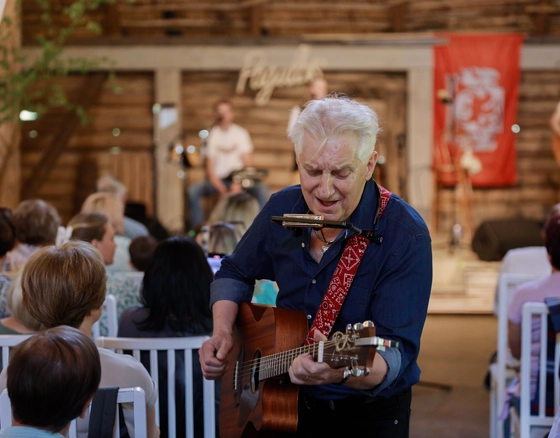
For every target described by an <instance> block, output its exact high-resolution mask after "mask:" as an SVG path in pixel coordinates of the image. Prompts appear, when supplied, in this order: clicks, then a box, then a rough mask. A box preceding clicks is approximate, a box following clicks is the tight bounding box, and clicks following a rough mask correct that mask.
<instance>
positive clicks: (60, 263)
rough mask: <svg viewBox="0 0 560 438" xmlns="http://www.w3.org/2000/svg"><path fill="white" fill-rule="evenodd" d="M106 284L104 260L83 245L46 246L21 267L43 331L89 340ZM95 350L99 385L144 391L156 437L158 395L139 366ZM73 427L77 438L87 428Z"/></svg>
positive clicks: (128, 415)
mask: <svg viewBox="0 0 560 438" xmlns="http://www.w3.org/2000/svg"><path fill="white" fill-rule="evenodd" d="M106 284H107V274H106V271H105V266H104V263H103V258H102V256H101V254H100V253H99V251H98V250H96V249H95V248H93V246H91V245H90V244H88V243H85V242H67V243H65V244H63V245H62V246H60V247H58V246H49V247H45V248H42V249H40V250H39V251H37V252H36V253H35V254H33V256H32V257H31V258H30V259H29V261H28V263H27V264H26V266H25V267H24V269H23V274H22V279H21V285H22V290H23V304H24V306H26V307H27V310H28V311H29V313H30V314H31V315H32V316H33V317H34V318H35V319H37V321H39V322H40V323H41V324H43V325H44V326H45V327H46V328H53V327H57V326H61V325H68V326H71V327H74V328H77V329H79V330H80V331H81V332H82V333H84V334H86V335H87V336H88V337H91V329H92V326H93V324H95V322H96V321H98V320H99V317H100V316H101V309H102V306H103V301H104V300H105V291H106ZM98 351H99V356H100V359H101V369H102V370H103V372H102V376H101V382H100V385H99V386H100V387H102V388H104V387H114V386H118V387H121V388H131V387H136V386H138V387H140V388H142V389H143V390H144V392H145V393H146V404H147V409H146V411H147V426H148V436H149V437H150V438H152V437H157V436H158V435H159V430H158V428H157V426H156V424H155V411H154V406H155V401H156V397H157V391H156V388H155V384H154V382H153V381H152V379H151V378H150V375H149V374H148V372H147V371H146V369H145V368H144V366H143V365H142V364H141V363H140V362H138V361H136V359H134V358H133V357H131V356H128V355H122V354H116V353H114V352H112V351H110V350H106V349H103V348H99V349H98ZM9 368H11V364H10V365H9ZM75 382H76V381H74V383H75ZM5 388H6V373H5V370H4V371H2V374H0V392H1V391H2V390H3V389H5ZM123 407H124V418H125V421H126V425H127V427H128V432H129V433H130V436H134V435H133V434H134V421H133V420H132V418H133V411H132V409H131V407H130V406H127V405H123ZM84 426H85V427H84ZM78 428H79V433H80V436H85V435H83V433H84V431H85V429H86V428H87V426H86V425H85V424H81V423H80V422H78Z"/></svg>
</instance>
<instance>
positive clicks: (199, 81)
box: [183, 72, 406, 193]
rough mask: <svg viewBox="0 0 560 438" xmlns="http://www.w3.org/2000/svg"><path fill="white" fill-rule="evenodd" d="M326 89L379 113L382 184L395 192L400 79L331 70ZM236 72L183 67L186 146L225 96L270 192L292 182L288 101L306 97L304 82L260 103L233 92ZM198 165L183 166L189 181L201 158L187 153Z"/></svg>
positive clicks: (400, 163)
mask: <svg viewBox="0 0 560 438" xmlns="http://www.w3.org/2000/svg"><path fill="white" fill-rule="evenodd" d="M325 77H326V79H327V81H328V83H329V89H330V91H336V92H340V93H345V94H347V95H348V96H350V97H355V98H358V99H360V100H362V101H363V102H365V103H367V104H369V105H370V106H371V107H373V108H374V109H375V110H376V111H377V112H378V114H379V118H380V122H381V126H382V128H383V131H382V132H381V134H380V136H379V143H378V146H377V150H378V151H379V153H380V154H382V155H384V156H385V157H386V158H387V164H386V165H385V167H384V168H383V172H381V173H379V172H378V174H377V175H382V177H383V181H382V183H383V184H385V185H386V186H387V188H389V189H390V190H392V191H394V192H395V193H400V192H401V190H402V187H403V185H402V184H401V182H402V181H404V178H405V175H403V174H402V173H399V172H402V169H404V168H405V167H406V164H405V163H404V154H399V151H398V148H397V135H399V134H403V133H404V130H405V123H406V118H405V108H406V106H405V101H406V78H405V75H404V74H396V73H358V72H347V73H333V72H327V73H326V76H325ZM236 82H237V74H236V73H231V72H222V73H207V72H193V73H191V72H189V73H184V75H183V117H184V120H183V123H184V127H185V134H186V140H185V143H186V144H187V145H194V146H196V147H197V148H200V147H201V140H200V138H199V137H198V133H199V132H200V130H203V129H210V127H211V124H212V105H213V104H214V102H216V101H217V100H218V99H220V98H228V99H230V100H231V102H232V105H233V108H234V111H235V115H236V119H235V122H236V123H237V124H239V125H241V126H243V127H244V128H246V129H247V130H248V131H249V133H250V134H251V138H252V140H253V144H254V147H255V152H254V164H255V166H256V167H260V168H264V169H266V170H267V171H268V176H267V178H266V179H265V183H266V184H267V185H268V186H269V188H270V193H274V192H276V191H277V190H279V189H281V188H284V187H286V186H288V185H290V184H293V182H294V175H293V174H292V169H293V165H294V154H293V146H292V145H291V143H290V142H289V140H288V139H287V133H286V130H287V123H288V119H289V115H290V110H291V108H292V107H293V106H297V105H301V104H303V103H304V102H305V101H306V100H307V97H306V96H307V91H306V88H307V87H306V86H300V87H294V88H287V89H278V90H275V91H274V93H273V94H272V98H271V100H270V102H269V103H268V104H267V105H266V106H263V107H259V106H256V105H255V103H254V92H253V91H251V90H246V92H245V94H244V95H241V96H239V95H236V94H235V85H236ZM191 158H192V160H193V163H194V164H195V166H197V167H198V168H195V169H192V170H190V171H189V178H188V179H189V182H190V183H194V182H198V181H200V180H201V179H203V178H204V172H203V170H202V169H200V166H201V162H200V160H198V161H197V160H196V158H197V157H195V156H193V157H191Z"/></svg>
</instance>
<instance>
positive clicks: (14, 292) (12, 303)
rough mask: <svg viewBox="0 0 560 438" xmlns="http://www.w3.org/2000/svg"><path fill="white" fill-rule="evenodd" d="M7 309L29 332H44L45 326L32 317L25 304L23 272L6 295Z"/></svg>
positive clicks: (15, 279)
mask: <svg viewBox="0 0 560 438" xmlns="http://www.w3.org/2000/svg"><path fill="white" fill-rule="evenodd" d="M6 308H7V309H8V311H9V312H10V313H11V314H12V316H13V317H14V319H16V320H17V321H19V322H21V323H22V324H23V325H24V326H25V327H27V328H28V329H29V330H31V331H34V332H38V331H40V330H43V329H44V327H43V325H42V324H41V323H40V322H39V321H37V320H36V319H35V318H33V317H32V316H31V314H30V313H29V311H28V310H27V308H26V307H25V305H24V304H23V291H22V289H21V271H20V273H19V274H18V275H17V276H16V278H14V280H13V281H12V284H11V285H10V288H9V289H8V294H7V295H6Z"/></svg>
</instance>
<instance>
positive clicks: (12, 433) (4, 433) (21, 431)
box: [0, 426, 64, 438]
mask: <svg viewBox="0 0 560 438" xmlns="http://www.w3.org/2000/svg"><path fill="white" fill-rule="evenodd" d="M0 437H5V438H64V437H63V436H62V435H61V434H59V433H56V432H49V431H48V430H41V429H35V428H34V427H27V426H10V427H7V428H6V429H2V430H0Z"/></svg>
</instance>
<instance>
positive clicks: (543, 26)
mask: <svg viewBox="0 0 560 438" xmlns="http://www.w3.org/2000/svg"><path fill="white" fill-rule="evenodd" d="M554 9H556V12H557V13H558V12H559V8H554V7H553V6H552V5H551V4H550V0H541V2H540V4H539V5H533V7H532V8H531V7H529V6H528V7H527V13H529V14H536V16H535V17H534V23H535V35H540V36H542V35H548V33H549V18H548V17H549V14H553V13H554V12H555V11H554Z"/></svg>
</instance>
